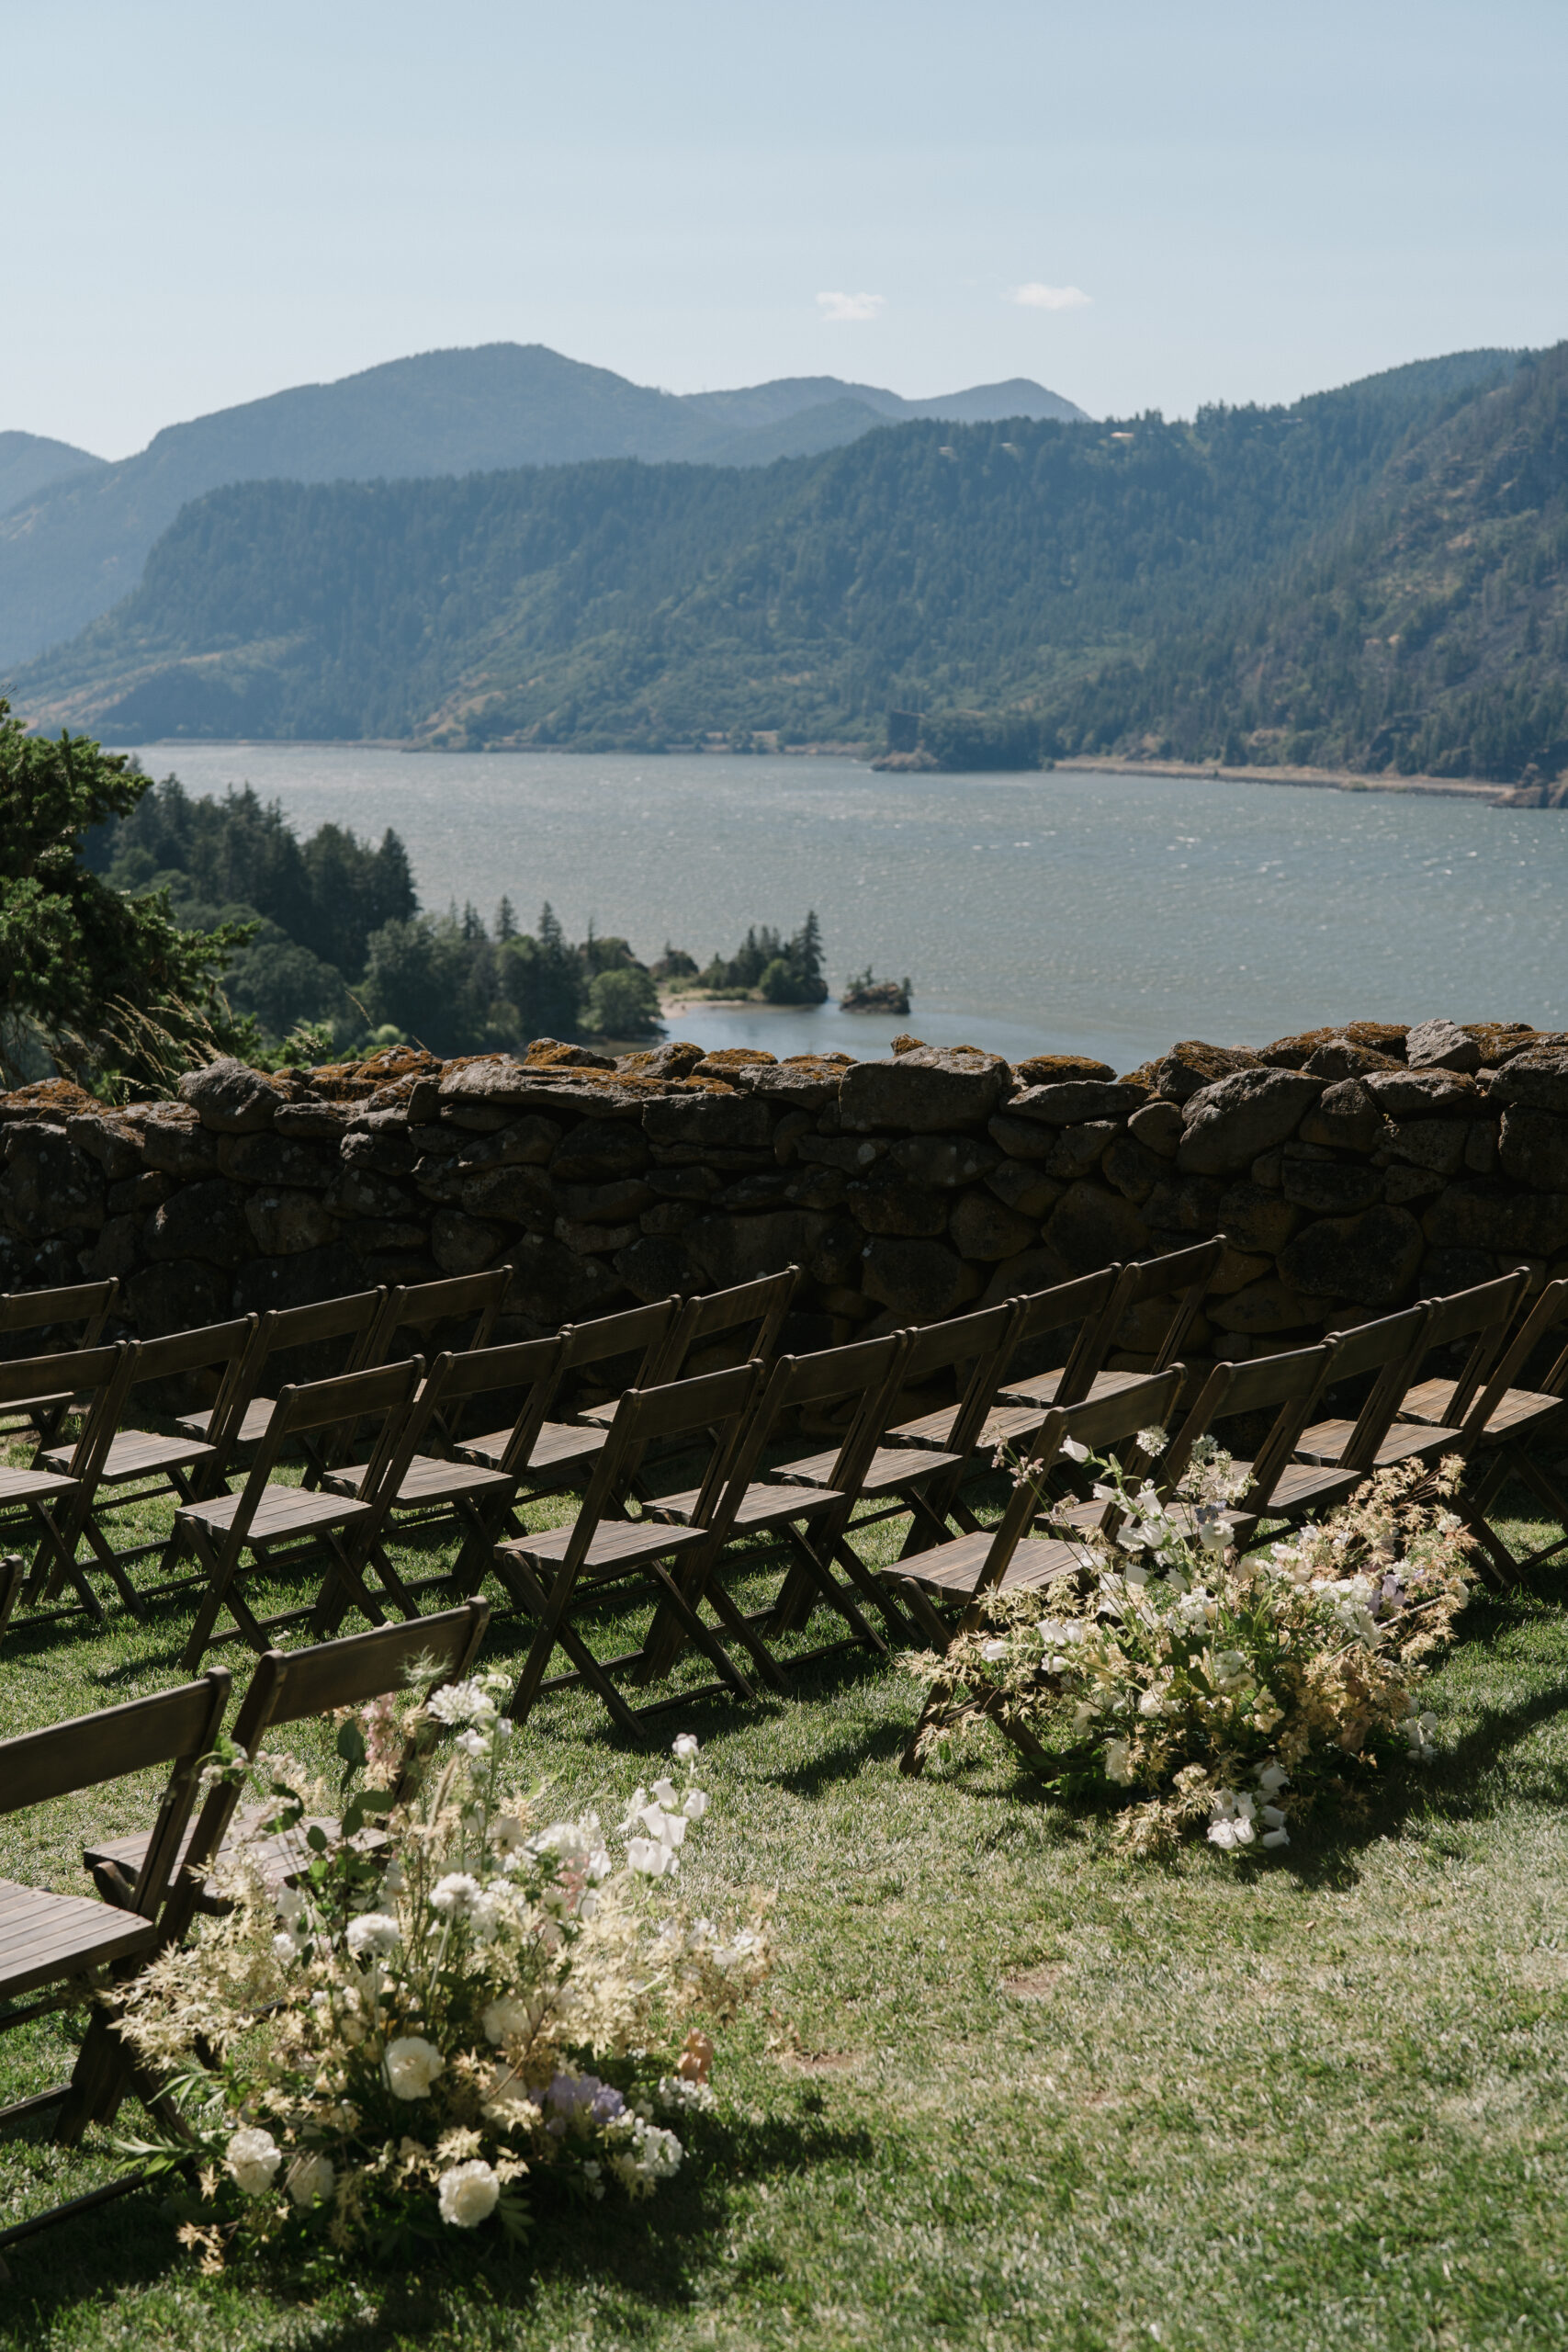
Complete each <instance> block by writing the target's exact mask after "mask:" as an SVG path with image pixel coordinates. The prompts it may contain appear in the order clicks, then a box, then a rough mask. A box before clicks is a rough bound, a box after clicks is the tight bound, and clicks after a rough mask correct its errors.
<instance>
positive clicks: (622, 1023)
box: [583, 964, 659, 1037]
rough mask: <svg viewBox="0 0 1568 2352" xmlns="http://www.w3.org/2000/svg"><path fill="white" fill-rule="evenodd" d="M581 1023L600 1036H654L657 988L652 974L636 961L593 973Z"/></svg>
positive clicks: (657, 998) (657, 1006)
mask: <svg viewBox="0 0 1568 2352" xmlns="http://www.w3.org/2000/svg"><path fill="white" fill-rule="evenodd" d="M583 1026H584V1028H586V1029H589V1030H592V1032H593V1033H594V1034H595V1035H598V1036H603V1037H652V1036H656V1035H658V1034H659V989H658V987H657V986H656V984H655V982H654V980H653V978H652V976H651V975H650V974H649V972H648V971H646V970H645V969H644V967H643V966H642V965H640V964H626V965H622V966H620V967H618V968H617V969H615V970H613V971H608V972H597V973H595V974H594V977H593V979H592V982H591V983H590V986H589V989H588V1012H587V1014H586V1016H585V1018H584V1021H583Z"/></svg>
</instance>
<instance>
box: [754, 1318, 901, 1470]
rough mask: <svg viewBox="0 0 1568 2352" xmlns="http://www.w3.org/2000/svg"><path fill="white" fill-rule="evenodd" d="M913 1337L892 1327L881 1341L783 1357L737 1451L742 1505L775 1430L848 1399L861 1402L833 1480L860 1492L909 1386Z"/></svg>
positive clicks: (844, 1437)
mask: <svg viewBox="0 0 1568 2352" xmlns="http://www.w3.org/2000/svg"><path fill="white" fill-rule="evenodd" d="M910 1337H911V1334H910V1333H909V1332H908V1331H887V1332H885V1333H884V1335H883V1336H882V1338H881V1339H879V1340H851V1341H850V1343H849V1344H848V1346H847V1347H842V1348H824V1349H823V1350H822V1351H820V1352H819V1353H818V1354H817V1355H811V1356H781V1357H780V1359H779V1361H778V1363H776V1364H775V1365H774V1366H773V1372H772V1374H771V1375H770V1377H769V1379H768V1383H767V1386H766V1388H765V1389H764V1390H763V1392H762V1396H761V1399H760V1401H759V1403H758V1407H757V1411H756V1414H755V1416H754V1418H753V1419H752V1422H751V1425H750V1430H748V1432H747V1435H746V1440H745V1442H744V1443H743V1444H742V1445H741V1447H740V1448H739V1450H738V1453H737V1455H736V1460H735V1464H734V1466H733V1472H732V1475H733V1477H734V1480H735V1483H736V1486H737V1488H738V1493H737V1497H736V1502H737V1508H739V1498H740V1496H742V1495H743V1494H744V1493H745V1490H746V1487H747V1486H748V1485H749V1484H750V1481H751V1479H752V1478H753V1477H754V1476H756V1473H757V1468H758V1464H760V1462H761V1456H762V1453H763V1450H764V1449H765V1447H766V1446H767V1445H768V1443H769V1442H770V1441H771V1440H772V1438H773V1435H774V1433H775V1432H776V1431H778V1430H781V1429H782V1428H783V1427H784V1423H785V1422H786V1421H787V1420H788V1419H790V1418H791V1417H792V1416H793V1415H794V1414H796V1413H799V1412H802V1411H804V1410H806V1409H807V1408H811V1407H818V1408H819V1407H824V1406H829V1405H839V1404H841V1403H842V1402H843V1401H844V1399H845V1398H846V1397H852V1398H854V1399H855V1400H856V1403H855V1409H854V1411H853V1412H852V1415H851V1417H850V1420H849V1424H848V1426H847V1428H846V1429H845V1430H844V1432H843V1435H842V1437H841V1438H840V1442H839V1450H838V1453H837V1455H836V1456H835V1459H834V1464H833V1468H832V1470H831V1471H830V1473H829V1479H828V1483H829V1487H833V1488H834V1489H835V1490H837V1491H839V1492H840V1493H842V1492H844V1491H846V1490H847V1485H849V1484H852V1486H853V1487H854V1490H855V1491H856V1492H857V1493H858V1492H859V1488H860V1483H861V1480H862V1479H863V1477H864V1476H865V1472H866V1466H867V1464H869V1462H870V1460H871V1457H872V1455H873V1453H874V1452H875V1450H876V1442H877V1440H878V1439H879V1438H880V1437H881V1435H882V1432H883V1430H884V1429H885V1428H886V1422H887V1417H888V1414H889V1412H890V1411H891V1409H892V1406H893V1401H894V1399H895V1397H897V1395H898V1392H899V1390H900V1389H901V1387H902V1386H903V1371H904V1363H905V1360H906V1358H907V1357H908V1352H909V1340H910Z"/></svg>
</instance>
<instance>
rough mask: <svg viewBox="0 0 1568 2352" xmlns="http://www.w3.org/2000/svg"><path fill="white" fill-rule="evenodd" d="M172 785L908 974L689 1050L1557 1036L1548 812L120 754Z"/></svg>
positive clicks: (976, 783)
mask: <svg viewBox="0 0 1568 2352" xmlns="http://www.w3.org/2000/svg"><path fill="white" fill-rule="evenodd" d="M141 757H142V760H143V763H144V764H145V765H146V766H147V767H149V768H150V769H151V770H152V771H153V773H155V774H157V775H163V774H165V773H166V772H167V771H168V770H169V769H171V768H172V769H174V770H175V772H176V773H177V774H178V775H180V776H181V777H182V778H183V780H184V782H185V783H186V786H187V787H188V788H189V789H190V790H191V791H193V792H208V791H219V792H220V791H221V790H222V789H223V788H224V787H225V786H228V785H230V784H239V783H243V782H246V781H248V782H250V783H251V784H254V786H255V787H256V789H257V791H258V792H260V793H262V794H263V795H264V796H265V797H267V798H269V799H270V798H276V799H278V800H280V801H281V802H282V803H283V806H284V808H285V809H286V810H287V812H288V816H289V817H290V818H291V819H292V820H293V821H294V823H295V824H296V825H297V826H299V827H300V828H301V829H303V830H305V831H310V830H311V829H312V828H314V827H315V826H316V825H318V824H321V822H323V821H324V820H328V819H332V820H336V821H337V822H339V823H342V824H347V825H352V826H353V827H354V828H355V831H358V832H361V833H369V834H372V835H378V834H379V833H380V831H382V830H383V829H384V828H385V827H386V826H388V825H392V826H395V827H396V829H397V831H399V832H400V834H401V835H402V837H403V839H404V841H405V842H407V844H408V847H409V852H410V854H411V856H412V861H413V867H414V872H415V875H416V876H417V879H418V883H419V888H420V894H421V898H422V900H423V904H424V905H425V906H427V907H431V908H442V907H444V906H445V905H446V902H447V901H448V900H449V899H456V900H457V902H458V903H459V904H461V902H462V901H463V900H464V899H472V900H473V901H474V903H475V904H476V905H477V906H478V907H479V909H480V910H481V911H483V912H484V913H486V914H487V915H488V914H489V913H490V911H491V910H492V909H493V907H494V905H495V903H496V901H497V899H499V898H500V897H501V896H502V892H505V893H506V894H507V895H508V896H509V897H510V898H511V899H513V903H514V905H515V906H516V908H517V910H518V912H519V915H520V917H521V919H522V921H523V922H524V923H525V926H526V925H528V924H531V923H532V922H533V920H534V917H535V914H536V910H537V909H538V906H539V904H540V902H541V901H542V900H543V899H549V900H550V901H551V903H552V904H553V906H554V907H555V909H556V911H557V913H558V915H559V916H560V918H561V920H562V922H564V923H565V925H566V927H567V930H568V932H569V933H570V934H571V936H573V937H574V938H579V937H581V935H582V933H583V932H584V931H585V929H586V927H587V924H588V922H589V920H590V918H592V922H593V924H594V926H595V928H596V929H597V930H599V931H601V932H620V933H625V935H626V937H627V938H628V939H629V940H630V941H631V942H632V944H633V946H634V947H635V948H636V950H637V953H638V954H639V955H641V956H646V957H649V958H651V957H652V956H656V955H657V954H658V953H659V952H660V949H661V948H662V947H663V945H664V943H665V942H666V940H670V941H672V942H673V943H674V944H676V945H677V946H682V947H686V948H689V949H690V951H691V952H692V954H693V955H694V956H696V957H697V958H698V960H699V962H705V961H706V959H707V957H708V956H709V955H711V954H712V952H713V951H714V949H716V948H721V949H723V950H724V951H726V952H727V953H728V952H730V951H732V950H733V948H734V946H735V944H736V943H737V941H738V940H739V937H740V935H741V934H742V933H744V932H745V930H746V927H747V925H748V924H749V923H752V922H771V923H776V924H778V925H780V926H781V927H783V928H784V929H786V930H793V929H794V928H795V925H796V924H797V923H798V922H799V921H800V920H801V918H802V916H803V915H804V914H805V912H806V910H807V907H815V908H816V910H817V911H818V916H819V917H820V919H821V923H822V929H823V933H824V938H825V941H826V945H827V950H828V956H829V976H830V978H832V979H833V981H834V982H835V983H838V982H840V981H841V980H842V979H843V978H844V977H845V976H846V975H847V974H848V973H849V972H850V971H851V970H852V969H857V970H858V969H859V968H861V967H863V966H864V965H866V964H867V963H872V964H874V967H875V968H876V971H877V974H878V976H879V977H881V976H886V975H891V976H893V977H896V978H897V977H899V976H902V975H903V974H905V973H908V976H909V978H910V979H911V981H912V983H913V988H914V1012H913V1014H912V1015H911V1017H910V1019H909V1020H908V1022H897V1021H887V1020H879V1019H876V1018H874V1017H869V1016H856V1015H853V1014H844V1013H840V1012H837V1011H836V1010H835V1009H833V1008H832V1007H823V1008H820V1009H819V1010H817V1011H814V1012H713V1011H708V1012H704V1013H701V1014H697V1013H693V1014H690V1015H686V1014H682V1016H681V1018H680V1020H679V1022H678V1023H677V1024H676V1026H677V1028H678V1030H679V1032H680V1034H682V1035H687V1036H691V1037H694V1038H695V1039H696V1040H697V1041H698V1042H699V1043H702V1044H707V1045H715V1044H719V1043H725V1044H736V1045H739V1044H760V1045H765V1046H769V1047H771V1048H772V1049H773V1051H774V1052H777V1053H793V1052H799V1051H802V1050H804V1049H806V1048H807V1046H847V1047H849V1048H850V1049H851V1050H853V1051H859V1052H875V1051H878V1050H881V1049H882V1048H883V1047H884V1046H886V1043H887V1041H888V1040H889V1039H890V1038H891V1037H892V1035H894V1034H895V1032H896V1031H897V1030H898V1029H900V1028H909V1029H912V1030H914V1031H915V1032H917V1033H918V1034H919V1035H920V1036H922V1037H925V1038H927V1039H929V1040H930V1041H931V1042H932V1043H933V1044H940V1043H949V1044H951V1043H954V1042H957V1041H959V1040H963V1039H967V1040H969V1041H972V1042H973V1043H976V1044H979V1045H987V1046H994V1047H996V1048H997V1049H998V1050H999V1051H1003V1052H1007V1053H1010V1054H1011V1055H1013V1056H1015V1057H1016V1056H1018V1055H1020V1054H1022V1053H1025V1052H1031V1051H1034V1052H1038V1051H1041V1050H1052V1049H1055V1050H1068V1049H1072V1050H1082V1051H1090V1052H1094V1053H1097V1054H1100V1055H1102V1056H1103V1057H1105V1058H1106V1059H1107V1060H1109V1061H1112V1062H1115V1063H1117V1064H1118V1065H1119V1066H1122V1067H1126V1066H1129V1065H1131V1064H1133V1063H1134V1062H1137V1061H1140V1060H1142V1059H1144V1058H1145V1056H1146V1055H1148V1054H1150V1053H1152V1052H1154V1051H1155V1050H1156V1049H1158V1048H1160V1047H1163V1046H1167V1045H1168V1044H1169V1043H1170V1042H1171V1041H1172V1040H1173V1039H1175V1038H1177V1037H1191V1036H1198V1037H1207V1038H1209V1039H1211V1040H1213V1041H1214V1042H1217V1043H1221V1044H1228V1043H1248V1044H1261V1043H1264V1042H1266V1041H1267V1040H1268V1039H1269V1038H1271V1037H1275V1036H1279V1035H1282V1034H1283V1033H1284V1032H1286V1031H1289V1030H1292V1029H1299V1028H1303V1027H1306V1026H1309V1025H1314V1024H1316V1023H1320V1022H1325V1021H1338V1020H1350V1019H1356V1018H1381V1019H1388V1020H1418V1019H1421V1018H1423V1017H1425V1016H1426V1015H1427V1014H1429V1013H1433V1012H1446V1013H1449V1014H1450V1015H1451V1016H1452V1017H1454V1018H1455V1019H1458V1020H1469V1019H1474V1018H1483V1017H1484V1018H1489V1019H1493V1018H1495V1019H1523V1020H1528V1021H1533V1022H1535V1023H1538V1024H1540V1025H1541V1026H1550V1027H1554V1028H1557V1027H1565V1026H1568V813H1564V812H1561V811H1557V810H1551V809H1494V808H1492V807H1491V806H1489V805H1488V804H1487V803H1486V802H1484V801H1472V800H1445V799H1429V798H1423V797H1416V796H1413V795H1412V796H1404V795H1395V794H1386V793H1376V792H1361V793H1343V792H1334V791H1314V790H1308V789H1303V788H1301V787H1291V786H1258V785H1239V784H1226V783H1222V782H1217V781H1189V780H1186V779H1178V778H1170V777H1164V776H1113V775H1090V774H1086V773H1083V772H1075V771H1073V770H1070V769H1057V770H1056V771H1055V773H1053V774H1050V775H1015V776H1014V775H1008V776H908V777H906V776H892V775H873V774H872V772H871V771H870V769H869V768H866V767H863V766H861V765H858V764H857V763H854V762H852V761H848V760H828V759H794V758H786V759H777V758H773V759H768V758H762V759H747V758H729V757H715V756H705V757H696V758H666V759H644V758H639V757H637V756H636V755H633V754H626V753H621V754H610V755H604V756H600V757H588V758H583V757H568V756H558V755H551V754H547V753H528V752H514V753H499V754H491V755H473V756H469V755H462V754H456V755H451V754H449V755H440V756H423V757H416V756H411V755H409V754H406V753H402V752H395V751H367V750H361V749H358V748H355V747H352V746H346V747H339V746H317V745H290V744H270V743H269V744H244V745H238V746H235V745H227V744H220V745H212V744H204V745H189V744H165V745H152V746H151V747H143V748H142V751H141Z"/></svg>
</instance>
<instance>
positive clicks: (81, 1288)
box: [0, 1274, 119, 1348]
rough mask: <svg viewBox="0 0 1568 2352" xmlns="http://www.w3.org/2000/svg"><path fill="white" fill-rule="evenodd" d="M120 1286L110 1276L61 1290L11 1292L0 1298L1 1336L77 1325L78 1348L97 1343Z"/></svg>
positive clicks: (73, 1284)
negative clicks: (16, 1332)
mask: <svg viewBox="0 0 1568 2352" xmlns="http://www.w3.org/2000/svg"><path fill="white" fill-rule="evenodd" d="M118 1296H119V1283H118V1281H117V1280H116V1278H115V1277H114V1275H112V1274H110V1275H109V1276H108V1277H107V1279H106V1280H105V1281H103V1282H98V1283H67V1284H66V1286H65V1287H64V1288H63V1289H62V1290H14V1291H8V1292H7V1293H6V1295H5V1296H4V1297H0V1333H3V1332H6V1331H40V1330H42V1329H45V1328H46V1327H47V1326H48V1325H50V1324H51V1323H80V1325H81V1326H82V1330H81V1334H80V1337H79V1338H78V1339H77V1340H76V1343H75V1344H76V1345H77V1347H79V1348H91V1347H95V1346H96V1344H97V1340H98V1337H99V1334H100V1333H101V1332H102V1330H103V1328H104V1325H105V1324H106V1323H107V1320H108V1317H109V1314H110V1310H111V1309H112V1308H113V1306H114V1303H115V1300H116V1299H117V1298H118Z"/></svg>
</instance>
